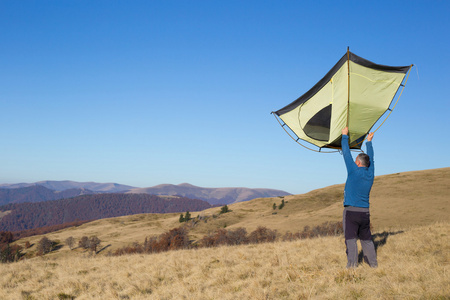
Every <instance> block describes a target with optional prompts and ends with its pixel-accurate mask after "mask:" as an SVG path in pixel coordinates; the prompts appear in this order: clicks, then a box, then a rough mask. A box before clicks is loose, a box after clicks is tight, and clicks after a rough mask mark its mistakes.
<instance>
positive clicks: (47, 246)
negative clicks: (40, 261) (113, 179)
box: [37, 236, 53, 255]
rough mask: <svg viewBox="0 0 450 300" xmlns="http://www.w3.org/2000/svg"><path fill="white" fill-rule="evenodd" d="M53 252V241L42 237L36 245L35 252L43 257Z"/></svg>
mask: <svg viewBox="0 0 450 300" xmlns="http://www.w3.org/2000/svg"><path fill="white" fill-rule="evenodd" d="M52 250H53V241H51V240H49V239H48V238H47V237H45V236H44V237H43V238H42V239H40V240H39V242H38V244H37V252H38V254H40V255H44V254H46V253H49V252H51V251H52Z"/></svg>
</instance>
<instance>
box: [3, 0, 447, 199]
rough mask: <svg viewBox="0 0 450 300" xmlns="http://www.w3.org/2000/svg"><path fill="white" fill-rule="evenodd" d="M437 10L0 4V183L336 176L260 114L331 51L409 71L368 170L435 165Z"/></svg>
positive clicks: (331, 158)
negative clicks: (410, 68) (402, 90)
mask: <svg viewBox="0 0 450 300" xmlns="http://www.w3.org/2000/svg"><path fill="white" fill-rule="evenodd" d="M449 13H450V2H448V1H376V2H374V1H370V2H369V1H350V2H345V1H344V2H339V1H308V2H306V1H170V0H169V1H109V0H108V1H91V0H90V1H81V0H78V1H61V0H54V1H46V0H40V1H27V0H23V1H13V0H10V1H5V0H1V1H0V41H1V43H0V57H1V59H0V70H1V71H0V86H1V88H0V108H1V109H0V135H1V137H2V139H1V143H0V183H17V182H35V181H40V180H74V181H96V182H117V183H122V184H129V185H132V186H137V187H149V186H153V185H157V184H161V183H172V184H179V183H183V182H188V183H191V184H194V185H198V186H204V187H252V188H276V189H282V190H286V191H288V192H290V193H304V192H307V191H310V190H312V189H316V188H320V187H325V186H328V185H331V184H339V183H343V182H345V178H346V172H345V166H344V162H343V159H342V156H341V155H340V154H318V153H315V152H311V151H308V150H305V149H304V148H302V147H300V146H299V145H297V144H296V143H295V142H293V141H292V140H291V139H290V138H289V137H288V136H287V135H286V134H285V133H284V131H283V130H282V129H281V128H280V126H279V125H278V123H277V122H276V120H275V118H274V117H273V116H272V115H270V112H271V111H274V110H277V109H279V108H281V107H283V106H285V105H286V104H288V103H290V102H292V101H293V100H295V99H296V98H297V97H299V96H300V95H302V94H303V93H304V92H306V91H307V90H308V89H309V88H310V87H312V86H313V85H314V84H315V83H316V82H317V81H318V80H319V79H321V78H322V77H323V76H324V75H325V74H326V72H328V70H329V69H330V68H331V67H332V66H333V65H334V64H335V63H336V62H337V61H338V60H339V58H340V57H341V56H342V55H343V54H344V53H345V52H346V50H347V46H349V47H350V50H351V51H352V52H354V53H355V54H357V55H359V56H362V57H364V58H366V59H368V60H371V61H373V62H375V63H380V64H386V65H409V64H412V63H413V64H415V66H416V67H414V68H413V69H412V72H411V75H410V77H409V80H408V82H407V86H406V89H405V91H404V92H403V95H402V97H401V99H400V101H399V104H398V105H397V107H396V109H395V111H394V112H393V114H392V115H391V117H390V118H389V119H388V120H387V121H386V123H385V124H384V125H383V127H381V129H380V130H378V131H377V133H376V134H375V137H374V149H375V163H376V165H375V170H376V175H383V174H390V173H396V172H404V171H413V170H423V169H432V168H441V167H449V166H450V159H449V156H448V155H446V153H445V152H444V151H445V150H446V149H448V148H449V146H450V143H449V140H448V138H446V136H447V135H448V129H449V125H450V122H449V117H448V113H449V112H450V105H449V96H448V92H447V90H446V88H447V87H448V79H449V75H448V70H447V67H448V65H449V64H450V55H449V53H450V39H449V38H448V37H449V36H450V21H449V18H448V15H449Z"/></svg>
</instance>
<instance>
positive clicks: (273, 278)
mask: <svg viewBox="0 0 450 300" xmlns="http://www.w3.org/2000/svg"><path fill="white" fill-rule="evenodd" d="M449 233H450V225H449V224H448V223H439V224H433V225H428V226H421V227H416V228H412V229H406V230H404V231H403V232H390V234H389V235H387V236H386V238H387V239H386V240H385V241H383V242H385V243H384V244H383V243H381V244H380V246H379V248H378V260H379V268H378V269H371V268H369V267H367V266H366V265H363V266H360V267H359V268H357V269H355V270H347V269H345V268H344V266H345V264H346V258H345V246H344V241H343V238H342V237H324V238H316V239H310V240H302V241H295V242H277V243H273V244H259V245H246V246H233V247H220V248H214V249H212V248H211V249H199V250H181V251H172V252H166V253H160V254H153V255H129V256H121V257H108V256H97V257H89V256H87V255H85V256H73V257H65V258H63V257H59V258H56V257H52V256H43V257H38V258H34V259H29V260H24V261H20V262H17V263H11V264H4V265H1V266H0V267H1V270H2V276H1V277H0V299H70V298H69V297H75V299H233V300H234V299H449V297H450V285H449V284H450V274H449V253H450V245H449ZM376 242H377V243H380V242H382V241H380V240H379V238H378V239H376Z"/></svg>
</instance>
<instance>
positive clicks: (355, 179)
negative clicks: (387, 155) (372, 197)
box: [341, 135, 375, 208]
mask: <svg viewBox="0 0 450 300" xmlns="http://www.w3.org/2000/svg"><path fill="white" fill-rule="evenodd" d="M341 147H342V153H343V156H344V161H345V166H346V167H347V181H346V182H345V189H344V205H346V206H347V205H349V206H355V207H367V208H368V207H369V194H370V190H371V189H372V185H373V179H374V177H375V168H374V160H373V148H372V142H367V143H366V148H367V155H369V158H370V165H369V167H358V166H357V165H356V163H355V162H354V161H353V158H352V155H351V153H350V147H349V145H348V135H342V140H341Z"/></svg>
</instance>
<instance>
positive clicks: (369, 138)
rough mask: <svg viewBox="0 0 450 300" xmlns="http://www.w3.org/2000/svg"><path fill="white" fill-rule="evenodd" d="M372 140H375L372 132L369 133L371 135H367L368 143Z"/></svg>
mask: <svg viewBox="0 0 450 300" xmlns="http://www.w3.org/2000/svg"><path fill="white" fill-rule="evenodd" d="M372 139H373V132H371V133H369V134H368V135H367V141H368V142H371V141H372Z"/></svg>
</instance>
